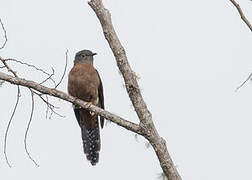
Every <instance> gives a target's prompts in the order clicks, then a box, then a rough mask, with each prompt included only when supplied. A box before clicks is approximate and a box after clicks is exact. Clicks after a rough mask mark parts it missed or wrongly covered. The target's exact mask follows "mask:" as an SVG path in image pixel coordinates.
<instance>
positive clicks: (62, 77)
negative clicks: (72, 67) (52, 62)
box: [55, 50, 68, 89]
mask: <svg viewBox="0 0 252 180" xmlns="http://www.w3.org/2000/svg"><path fill="white" fill-rule="evenodd" d="M65 54H66V63H65V68H64V72H63V74H62V76H61V79H60V81H59V83H58V84H57V85H56V86H55V89H56V88H57V87H58V86H59V85H60V83H61V82H62V80H63V79H64V76H65V74H66V69H67V60H68V50H67V51H66V53H65Z"/></svg>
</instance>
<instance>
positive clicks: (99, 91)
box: [96, 70, 105, 128]
mask: <svg viewBox="0 0 252 180" xmlns="http://www.w3.org/2000/svg"><path fill="white" fill-rule="evenodd" d="M96 72H97V74H98V77H99V80H100V85H99V87H98V95H99V102H98V106H99V107H100V108H102V109H105V107H104V96H103V86H102V81H101V77H100V75H99V73H98V71H97V70H96ZM100 123H101V127H102V128H103V125H104V117H101V116H100Z"/></svg>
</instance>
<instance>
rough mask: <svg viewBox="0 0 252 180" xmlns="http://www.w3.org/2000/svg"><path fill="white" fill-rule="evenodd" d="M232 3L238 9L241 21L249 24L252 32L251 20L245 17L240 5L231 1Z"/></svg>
mask: <svg viewBox="0 0 252 180" xmlns="http://www.w3.org/2000/svg"><path fill="white" fill-rule="evenodd" d="M230 1H231V3H233V5H234V6H235V7H236V9H237V10H238V12H239V14H240V16H241V19H242V20H243V21H244V22H245V23H246V24H247V26H248V28H249V29H250V31H252V25H251V23H250V22H249V20H248V19H247V18H246V17H245V15H244V13H243V11H242V9H241V7H240V5H239V4H238V3H237V2H236V1H235V0H230Z"/></svg>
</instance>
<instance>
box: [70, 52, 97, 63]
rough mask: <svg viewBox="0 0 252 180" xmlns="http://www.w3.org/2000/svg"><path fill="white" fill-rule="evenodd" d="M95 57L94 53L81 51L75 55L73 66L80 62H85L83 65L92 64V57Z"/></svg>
mask: <svg viewBox="0 0 252 180" xmlns="http://www.w3.org/2000/svg"><path fill="white" fill-rule="evenodd" d="M94 55H96V53H93V52H92V51H90V50H86V49H85V50H82V51H79V52H77V53H76V55H75V59H74V64H75V63H80V62H85V63H90V64H93V60H94V58H93V56H94Z"/></svg>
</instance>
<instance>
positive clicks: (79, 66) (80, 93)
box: [68, 63, 100, 104]
mask: <svg viewBox="0 0 252 180" xmlns="http://www.w3.org/2000/svg"><path fill="white" fill-rule="evenodd" d="M99 84H100V81H99V77H98V74H97V72H96V70H95V68H94V67H93V65H91V64H88V63H76V64H75V65H74V67H73V68H72V69H71V71H70V73H69V76H68V92H69V94H70V95H72V96H75V97H77V98H80V99H82V100H84V101H88V102H90V101H91V102H92V103H93V104H97V103H98V87H99Z"/></svg>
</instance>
